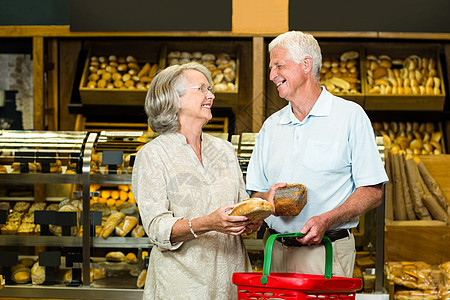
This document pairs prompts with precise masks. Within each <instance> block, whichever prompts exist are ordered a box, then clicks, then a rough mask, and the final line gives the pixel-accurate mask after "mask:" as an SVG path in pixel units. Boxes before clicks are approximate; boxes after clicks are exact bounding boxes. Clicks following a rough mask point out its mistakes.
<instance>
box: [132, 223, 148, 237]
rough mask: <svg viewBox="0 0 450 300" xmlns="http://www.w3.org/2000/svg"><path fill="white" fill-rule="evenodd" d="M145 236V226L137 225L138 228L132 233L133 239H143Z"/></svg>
mask: <svg viewBox="0 0 450 300" xmlns="http://www.w3.org/2000/svg"><path fill="white" fill-rule="evenodd" d="M144 234H145V231H144V226H142V225H136V227H134V228H133V230H132V231H131V236H132V237H143V236H144Z"/></svg>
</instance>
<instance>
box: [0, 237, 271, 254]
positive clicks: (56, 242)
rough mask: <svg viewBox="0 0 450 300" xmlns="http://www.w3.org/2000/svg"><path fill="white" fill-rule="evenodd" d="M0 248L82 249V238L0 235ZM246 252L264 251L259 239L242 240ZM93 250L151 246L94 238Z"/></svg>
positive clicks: (145, 240) (137, 241) (122, 239)
mask: <svg viewBox="0 0 450 300" xmlns="http://www.w3.org/2000/svg"><path fill="white" fill-rule="evenodd" d="M0 244H1V245H2V246H47V247H82V237H78V236H23V235H0ZM244 245H245V247H246V248H247V250H264V245H263V241H262V240H261V239H244ZM92 247H94V248H118V247H120V248H151V247H153V244H152V243H151V242H150V240H149V239H148V238H147V237H142V238H135V237H108V238H107V239H104V238H101V237H94V238H93V239H92Z"/></svg>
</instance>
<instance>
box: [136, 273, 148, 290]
mask: <svg viewBox="0 0 450 300" xmlns="http://www.w3.org/2000/svg"><path fill="white" fill-rule="evenodd" d="M146 278H147V269H144V270H142V271H141V274H139V276H138V279H137V282H136V286H137V287H138V288H143V287H144V285H145V279H146Z"/></svg>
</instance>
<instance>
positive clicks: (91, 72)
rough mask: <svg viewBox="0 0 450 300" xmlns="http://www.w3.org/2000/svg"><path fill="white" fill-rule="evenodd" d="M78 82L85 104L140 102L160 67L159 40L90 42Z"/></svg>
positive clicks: (138, 103)
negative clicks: (157, 41)
mask: <svg viewBox="0 0 450 300" xmlns="http://www.w3.org/2000/svg"><path fill="white" fill-rule="evenodd" d="M85 47H86V49H87V57H86V60H85V62H84V67H83V73H82V77H81V81H80V85H79V92H80V97H81V102H82V103H83V104H87V105H143V104H144V100H145V95H146V93H147V89H148V87H149V85H150V83H151V81H152V79H153V77H154V76H155V74H156V72H157V71H158V70H159V69H160V68H161V66H160V64H159V63H160V51H161V46H160V44H159V43H156V42H151V41H138V40H133V41H132V40H126V41H122V42H119V41H114V40H113V41H110V40H103V41H89V42H86V45H85Z"/></svg>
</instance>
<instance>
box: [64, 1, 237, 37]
mask: <svg viewBox="0 0 450 300" xmlns="http://www.w3.org/2000/svg"><path fill="white" fill-rule="evenodd" d="M231 3H232V0H225V1H209V0H190V1H186V0H164V1H152V0H127V1H123V0H95V1H92V0H70V30H72V31H231V20H232V15H231V14H232V5H231Z"/></svg>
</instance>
